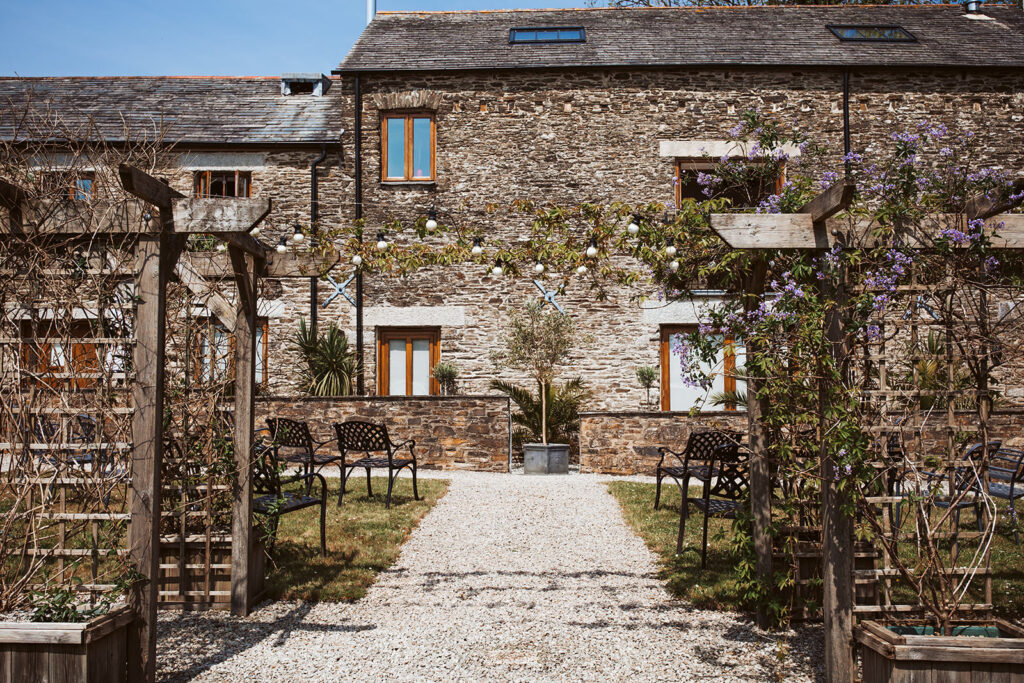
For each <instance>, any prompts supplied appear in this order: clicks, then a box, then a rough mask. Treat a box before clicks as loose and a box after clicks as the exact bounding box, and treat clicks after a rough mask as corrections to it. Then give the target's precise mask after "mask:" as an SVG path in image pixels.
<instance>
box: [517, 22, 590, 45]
mask: <svg viewBox="0 0 1024 683" xmlns="http://www.w3.org/2000/svg"><path fill="white" fill-rule="evenodd" d="M508 42H510V43H585V42H587V32H586V30H584V28H583V27H582V26H527V27H523V28H513V29H509V32H508Z"/></svg>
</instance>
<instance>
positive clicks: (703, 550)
mask: <svg viewBox="0 0 1024 683" xmlns="http://www.w3.org/2000/svg"><path fill="white" fill-rule="evenodd" d="M710 516H711V515H709V514H708V511H707V510H705V511H704V538H703V539H702V540H701V544H700V568H701V569H707V568H708V517H710Z"/></svg>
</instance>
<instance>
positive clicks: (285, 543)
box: [267, 474, 448, 601]
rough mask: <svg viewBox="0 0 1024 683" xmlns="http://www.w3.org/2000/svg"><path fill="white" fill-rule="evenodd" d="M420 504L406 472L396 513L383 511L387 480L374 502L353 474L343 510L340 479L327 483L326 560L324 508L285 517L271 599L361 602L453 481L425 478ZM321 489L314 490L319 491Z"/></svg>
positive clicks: (377, 483) (270, 577) (377, 480)
mask: <svg viewBox="0 0 1024 683" xmlns="http://www.w3.org/2000/svg"><path fill="white" fill-rule="evenodd" d="M418 483H419V493H420V498H421V500H419V501H415V500H413V497H412V480H411V479H410V478H409V477H408V475H405V474H403V475H402V476H401V477H400V478H399V479H398V481H397V483H396V484H395V491H394V493H393V494H392V499H391V509H390V510H386V509H384V494H385V493H386V492H387V488H388V481H387V478H382V477H374V478H373V492H374V495H373V497H372V498H368V497H367V495H366V479H365V477H364V478H358V477H355V476H353V477H352V479H350V480H349V483H348V491H347V492H346V493H345V503H344V504H343V505H342V506H341V507H340V508H339V507H338V505H337V502H338V479H331V478H328V479H327V484H328V491H329V499H328V501H327V556H326V557H321V556H320V508H319V507H311V508H307V509H305V510H302V511H299V512H292V513H289V514H286V515H284V516H282V518H281V528H280V531H279V532H278V540H277V546H276V547H275V549H274V553H273V561H272V562H269V563H268V569H267V589H268V597H270V598H274V599H288V600H312V601H319V600H324V601H334V600H358V599H359V598H361V597H363V595H364V594H365V593H366V589H367V588H368V587H369V586H370V585H371V584H372V583H373V582H374V581H375V580H376V578H377V574H379V573H380V572H381V571H383V570H384V569H387V568H388V567H390V566H391V565H392V564H393V563H394V562H395V560H396V559H398V553H399V551H400V549H401V546H402V543H404V542H405V540H406V539H407V538H408V537H409V534H410V533H412V530H413V529H414V528H416V525H417V524H418V523H419V521H420V520H421V519H423V516H424V515H426V514H427V512H428V511H429V510H430V508H432V507H433V506H434V504H435V503H437V501H438V499H440V498H441V496H443V495H444V494H445V492H446V491H447V490H448V482H447V481H444V480H439V479H420V480H419V482H418ZM315 490H316V489H315V488H314V491H315Z"/></svg>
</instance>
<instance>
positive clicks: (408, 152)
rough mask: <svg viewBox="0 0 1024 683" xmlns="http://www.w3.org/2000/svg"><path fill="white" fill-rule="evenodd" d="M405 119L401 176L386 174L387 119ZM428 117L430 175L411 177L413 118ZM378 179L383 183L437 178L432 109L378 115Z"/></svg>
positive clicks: (435, 124)
mask: <svg viewBox="0 0 1024 683" xmlns="http://www.w3.org/2000/svg"><path fill="white" fill-rule="evenodd" d="M392 119H404V120H405V146H404V152H405V158H404V159H403V169H404V170H405V175H404V176H402V177H401V178H399V177H395V176H389V175H388V121H390V120H392ZM414 119H430V177H429V178H422V177H421V178H416V177H413V171H414V169H413V155H414V151H413V120H414ZM380 160H381V163H380V179H381V182H384V183H427V182H434V181H435V180H437V120H436V117H435V113H434V112H432V111H412V112H388V113H384V114H381V117H380Z"/></svg>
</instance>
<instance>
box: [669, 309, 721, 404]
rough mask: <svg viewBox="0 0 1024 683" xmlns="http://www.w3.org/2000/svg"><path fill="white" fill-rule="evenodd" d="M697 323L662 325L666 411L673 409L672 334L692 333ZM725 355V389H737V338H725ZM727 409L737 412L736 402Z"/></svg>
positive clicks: (695, 329)
mask: <svg viewBox="0 0 1024 683" xmlns="http://www.w3.org/2000/svg"><path fill="white" fill-rule="evenodd" d="M698 329H699V328H698V326H697V325H662V326H661V340H660V342H659V346H660V349H661V409H662V410H665V411H671V410H672V386H671V380H672V378H671V377H670V376H669V371H670V369H671V368H670V366H671V363H670V361H671V354H672V348H671V343H670V340H671V338H672V335H675V334H690V333H691V332H696V331H697V330H698ZM724 343H725V357H724V360H723V362H722V372H723V373H724V375H725V376H724V377H723V379H724V387H723V388H724V390H725V391H731V392H735V391H736V377H735V375H734V374H733V372H734V371H735V370H736V340H735V339H734V338H733V337H726V338H725V341H724ZM725 410H726V411H729V412H735V411H736V410H737V408H736V404H735V403H728V404H726V406H725Z"/></svg>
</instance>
